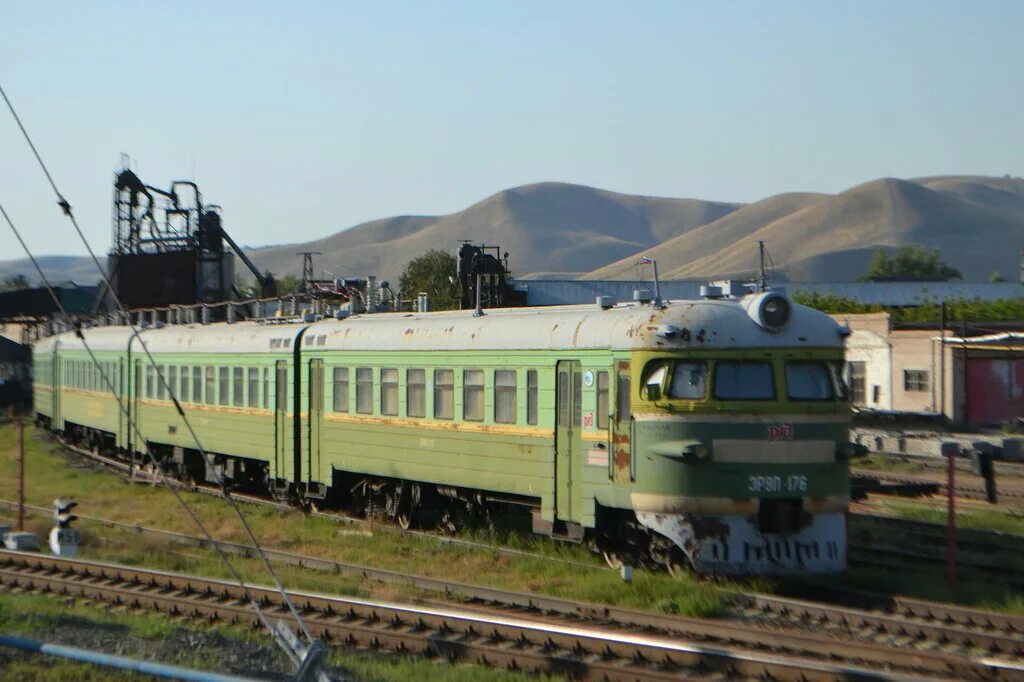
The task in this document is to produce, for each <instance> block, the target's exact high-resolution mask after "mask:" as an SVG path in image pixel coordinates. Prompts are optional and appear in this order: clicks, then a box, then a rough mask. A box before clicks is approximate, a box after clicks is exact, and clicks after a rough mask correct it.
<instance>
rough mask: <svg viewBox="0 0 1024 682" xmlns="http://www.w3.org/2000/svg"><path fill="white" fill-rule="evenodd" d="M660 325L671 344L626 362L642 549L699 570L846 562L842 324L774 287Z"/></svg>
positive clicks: (816, 568)
mask: <svg viewBox="0 0 1024 682" xmlns="http://www.w3.org/2000/svg"><path fill="white" fill-rule="evenodd" d="M665 315H666V317H670V316H671V315H672V309H671V307H670V308H669V309H667V310H666V311H665ZM667 326H671V327H673V328H674V329H675V330H676V331H675V333H674V334H672V336H671V338H670V342H667V343H660V344H659V343H658V342H657V341H655V342H654V343H652V345H654V346H655V348H653V349H651V350H648V351H643V352H638V353H636V354H635V355H634V362H633V365H634V368H635V370H634V371H635V372H636V376H635V378H634V381H635V382H636V383H635V385H636V386H638V387H639V390H638V392H639V395H638V396H637V398H638V400H636V401H635V402H634V405H633V415H632V421H633V435H632V438H633V443H632V445H633V451H634V453H635V458H636V463H635V464H634V467H635V476H634V482H633V486H632V489H631V493H630V506H631V508H632V509H633V510H634V511H635V514H636V519H637V521H638V522H639V523H640V524H641V525H642V526H643V527H645V528H646V529H648V530H649V531H651V532H652V533H653V538H654V539H653V541H652V544H651V546H652V554H654V555H655V557H656V558H657V556H658V554H659V550H658V547H659V546H660V547H661V550H660V554H661V559H662V560H663V561H665V562H666V563H669V564H670V566H671V565H672V564H674V563H686V564H689V565H691V566H692V567H693V568H694V569H695V570H697V571H698V572H700V573H719V574H762V575H772V574H787V573H798V572H804V571H807V572H814V573H821V572H836V571H842V570H844V569H845V567H846V537H845V536H846V523H845V512H846V507H847V504H848V501H849V470H848V462H847V459H848V453H849V442H848V441H849V438H848V436H849V420H850V410H849V406H848V403H847V397H846V389H845V386H844V384H843V380H842V360H843V344H842V341H843V329H842V328H841V327H839V325H837V324H835V323H834V322H833V321H832V320H831V319H830V318H828V317H827V316H826V315H824V314H822V313H819V312H817V311H815V310H812V309H809V308H805V307H803V306H798V305H795V304H793V303H792V302H791V301H790V300H789V299H788V298H787V297H786V296H785V294H783V293H781V292H776V291H768V292H761V293H756V294H748V295H745V296H742V297H736V298H731V299H720V300H712V301H707V302H704V303H702V304H699V305H696V306H693V307H692V308H690V309H689V310H686V311H683V314H682V315H681V316H680V319H678V320H672V319H663V320H661V325H660V328H661V329H664V328H666V327H667ZM664 336H665V335H664V334H663V333H662V334H660V335H659V334H658V332H655V334H653V335H652V339H658V338H661V339H664ZM672 341H674V342H672ZM666 539H667V540H668V541H670V546H668V547H665V544H666V543H665V540H666Z"/></svg>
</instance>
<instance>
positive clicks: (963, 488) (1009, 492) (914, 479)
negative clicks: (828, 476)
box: [850, 468, 1024, 507]
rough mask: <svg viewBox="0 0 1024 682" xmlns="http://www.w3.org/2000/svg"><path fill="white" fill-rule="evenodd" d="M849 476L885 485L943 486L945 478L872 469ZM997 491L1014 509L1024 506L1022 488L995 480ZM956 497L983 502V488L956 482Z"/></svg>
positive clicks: (856, 470) (984, 496)
mask: <svg viewBox="0 0 1024 682" xmlns="http://www.w3.org/2000/svg"><path fill="white" fill-rule="evenodd" d="M850 475H851V476H861V477H864V478H872V479H875V480H877V481H882V482H885V483H938V484H940V485H941V486H943V487H944V486H945V483H946V477H945V476H941V475H940V474H939V473H938V472H936V474H935V475H929V474H909V473H894V472H887V471H876V470H874V469H860V468H856V469H850ZM996 486H997V488H998V491H999V498H1000V499H1001V500H1004V501H1007V503H1008V504H1010V503H1012V505H1013V506H1014V507H1019V506H1021V505H1022V504H1024V486H1021V485H1019V484H1017V485H1004V484H1000V483H999V481H998V480H997V484H996ZM956 492H957V495H961V496H963V497H968V498H971V499H977V500H984V499H986V493H985V486H984V485H980V484H974V483H964V482H957V484H956Z"/></svg>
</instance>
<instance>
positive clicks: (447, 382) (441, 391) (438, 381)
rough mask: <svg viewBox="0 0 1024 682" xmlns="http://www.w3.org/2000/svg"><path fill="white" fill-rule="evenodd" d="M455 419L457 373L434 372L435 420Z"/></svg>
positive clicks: (444, 370) (445, 370) (437, 370)
mask: <svg viewBox="0 0 1024 682" xmlns="http://www.w3.org/2000/svg"><path fill="white" fill-rule="evenodd" d="M454 417H455V372H454V371H453V370H450V369H435V370H434V419H453V418H454Z"/></svg>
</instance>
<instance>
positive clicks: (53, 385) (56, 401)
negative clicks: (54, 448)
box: [50, 341, 64, 431]
mask: <svg viewBox="0 0 1024 682" xmlns="http://www.w3.org/2000/svg"><path fill="white" fill-rule="evenodd" d="M59 345H60V342H59V341H58V342H56V343H54V344H53V362H51V363H50V366H51V367H52V368H53V370H52V372H51V374H52V375H53V376H52V377H51V379H50V389H51V390H50V400H52V401H53V404H52V405H51V406H50V414H52V415H53V417H52V420H51V423H52V424H53V428H55V429H57V430H58V431H60V430H61V429H62V427H63V425H62V423H61V421H60V392H61V389H62V388H63V385H62V382H63V379H64V372H63V371H62V370H63V368H62V367H61V363H62V362H63V360H62V359H61V357H60V356H59V355H58V354H57V347H58V346H59Z"/></svg>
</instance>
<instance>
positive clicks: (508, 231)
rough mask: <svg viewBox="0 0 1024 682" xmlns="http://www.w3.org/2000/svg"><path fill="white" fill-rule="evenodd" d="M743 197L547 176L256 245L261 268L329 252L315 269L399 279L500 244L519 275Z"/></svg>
mask: <svg viewBox="0 0 1024 682" xmlns="http://www.w3.org/2000/svg"><path fill="white" fill-rule="evenodd" d="M736 208H738V205H737V204H727V203H721V202H712V201H701V200H697V199H667V198H661V197H645V196H633V195H627V194H618V193H615V192H607V191H604V190H599V189H594V188H592V187H585V186H581V185H570V184H565V183H555V182H546V183H541V184H536V185H526V186H523V187H516V188H514V189H509V190H505V191H503V192H499V193H497V194H495V195H493V196H490V197H488V198H486V199H484V200H483V201H480V202H478V203H476V204H473V205H472V206H470V207H469V208H467V209H465V210H462V211H459V212H458V213H453V214H450V215H446V216H440V217H423V216H420V217H406V218H392V219H387V220H378V221H373V222H371V223H364V224H362V225H358V226H356V227H353V228H351V229H348V230H344V231H342V232H339V233H337V234H335V235H332V236H330V237H327V238H326V239H320V240H317V241H313V242H307V243H304V244H289V245H283V246H276V247H270V248H264V249H257V250H252V251H251V252H250V254H251V256H252V258H253V260H254V261H255V262H256V264H257V265H259V267H260V268H263V269H269V270H271V271H272V272H274V273H279V274H284V273H288V272H291V273H296V274H297V273H298V270H299V268H300V267H301V261H300V259H298V258H297V257H296V256H295V252H296V251H321V252H323V255H322V256H317V257H316V258H315V260H314V264H315V266H316V267H317V268H318V269H319V268H321V267H322V268H324V269H327V270H330V271H332V272H334V273H335V275H336V276H352V275H365V274H378V275H379V276H381V277H382V278H384V279H392V280H394V279H397V278H398V276H399V275H400V274H401V272H402V270H403V269H404V267H405V264H406V263H407V262H408V261H409V260H410V259H412V258H414V257H416V256H418V255H420V254H422V253H423V252H425V251H427V250H428V249H431V248H440V249H445V250H448V251H454V250H455V249H456V248H457V247H458V244H459V241H460V240H463V239H469V240H472V241H474V242H482V243H486V244H498V245H500V246H501V247H502V249H503V250H505V251H508V252H509V253H510V254H511V259H510V260H511V264H512V267H513V268H514V270H515V272H516V273H517V274H522V275H525V274H529V273H532V272H539V271H548V272H562V273H567V274H568V275H569V276H576V275H578V274H579V273H583V272H588V271H590V270H593V269H594V268H597V267H600V266H602V265H604V264H606V263H608V262H610V261H613V260H617V259H619V258H622V257H623V256H626V255H628V254H631V253H634V252H635V251H637V250H639V249H642V248H647V247H649V246H652V245H654V244H657V243H659V242H661V241H664V240H666V239H670V238H672V237H674V236H676V235H678V234H681V233H683V232H686V231H688V230H692V229H694V228H696V227H699V226H700V225H703V224H705V223H708V222H711V221H713V220H715V219H717V218H719V217H721V216H723V215H726V214H728V213H730V212H732V211H734V210H735V209H736Z"/></svg>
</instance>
